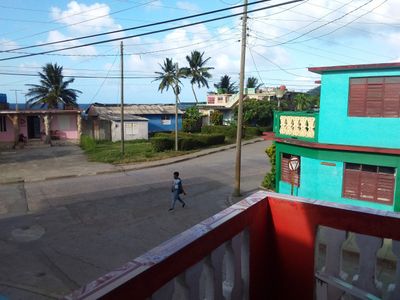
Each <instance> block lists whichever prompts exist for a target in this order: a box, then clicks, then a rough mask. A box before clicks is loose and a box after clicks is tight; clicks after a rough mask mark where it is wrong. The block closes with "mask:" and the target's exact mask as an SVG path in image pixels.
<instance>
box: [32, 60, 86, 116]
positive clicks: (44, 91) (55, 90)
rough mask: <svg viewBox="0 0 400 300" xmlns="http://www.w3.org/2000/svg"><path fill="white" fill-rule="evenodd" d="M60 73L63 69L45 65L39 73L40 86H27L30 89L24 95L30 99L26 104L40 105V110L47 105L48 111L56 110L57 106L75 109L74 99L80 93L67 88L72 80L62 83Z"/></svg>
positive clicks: (62, 77)
mask: <svg viewBox="0 0 400 300" xmlns="http://www.w3.org/2000/svg"><path fill="white" fill-rule="evenodd" d="M62 71H63V67H61V66H58V65H57V64H54V65H53V64H50V63H49V64H46V65H45V66H44V67H43V68H42V72H39V76H40V84H27V86H30V87H31V88H29V92H28V93H27V94H26V96H27V97H29V98H30V99H29V100H28V101H27V103H28V104H29V105H30V106H32V105H35V104H41V107H42V108H43V107H44V106H46V105H47V108H49V109H57V108H58V105H59V104H63V105H64V106H65V105H68V106H74V107H77V106H78V105H77V103H76V99H77V98H78V93H81V91H78V90H75V89H69V88H68V85H69V84H70V83H72V82H73V81H74V78H71V79H68V80H66V81H64V76H63V74H62Z"/></svg>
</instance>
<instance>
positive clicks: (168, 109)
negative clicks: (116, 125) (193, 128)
mask: <svg viewBox="0 0 400 300" xmlns="http://www.w3.org/2000/svg"><path fill="white" fill-rule="evenodd" d="M86 112H87V115H88V118H93V119H95V118H96V117H98V116H99V115H100V114H102V113H107V114H114V115H115V114H119V113H120V112H121V106H120V105H118V104H101V103H94V104H92V105H90V106H89V108H88V109H87V111H86ZM124 113H125V114H129V115H135V116H139V117H143V118H146V119H147V120H148V128H149V129H148V130H149V133H154V132H164V131H174V130H175V105H171V104H125V105H124ZM182 115H183V112H182V111H181V110H180V109H178V130H181V129H182Z"/></svg>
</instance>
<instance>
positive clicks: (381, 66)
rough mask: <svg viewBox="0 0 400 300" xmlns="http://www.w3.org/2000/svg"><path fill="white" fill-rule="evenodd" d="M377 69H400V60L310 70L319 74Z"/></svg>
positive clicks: (312, 68) (309, 69)
mask: <svg viewBox="0 0 400 300" xmlns="http://www.w3.org/2000/svg"><path fill="white" fill-rule="evenodd" d="M377 69H400V62H396V63H380V64H364V65H345V66H330V67H311V68H308V71H310V72H314V73H317V74H322V73H326V72H334V71H350V70H377Z"/></svg>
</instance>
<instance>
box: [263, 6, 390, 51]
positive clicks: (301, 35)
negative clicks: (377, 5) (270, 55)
mask: <svg viewBox="0 0 400 300" xmlns="http://www.w3.org/2000/svg"><path fill="white" fill-rule="evenodd" d="M372 1H374V0H369V1H368V2H366V3H364V4H362V5H360V6H358V7H357V8H355V9H353V10H351V11H349V12H347V13H345V14H344V15H342V16H340V17H337V18H335V19H333V20H331V21H329V22H327V23H325V24H322V25H320V26H317V27H315V28H313V29H311V30H308V31H306V32H304V33H302V34H300V35H298V36H297V37H294V38H292V39H289V40H287V41H285V42H282V43H278V44H275V45H270V46H269V47H275V46H279V45H283V44H289V43H291V42H293V41H296V40H298V39H300V38H302V37H303V36H305V35H307V34H309V33H311V32H314V31H316V30H318V29H320V28H322V27H325V26H327V25H329V24H332V23H334V22H335V21H337V20H340V19H343V18H344V17H346V16H348V15H349V14H351V13H353V12H355V11H357V10H359V9H361V8H362V7H364V6H366V5H368V4H369V3H371V2H372ZM386 1H387V0H386Z"/></svg>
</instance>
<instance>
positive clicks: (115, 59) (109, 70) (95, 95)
mask: <svg viewBox="0 0 400 300" xmlns="http://www.w3.org/2000/svg"><path fill="white" fill-rule="evenodd" d="M117 57H118V56H115V58H114V61H113V63H112V65H111V66H110V68H109V69H108V72H107V75H106V77H105V78H104V80H103V82H102V83H101V84H100V86H99V88H98V89H97V91H96V93H95V94H94V96H93V97H92V100H90V103H92V102H93V100H94V99H95V98H96V97H97V95H98V94H99V92H100V91H101V89H102V87H103V85H104V83H105V82H106V80H107V79H108V78H109V75H110V72H111V69H112V68H113V67H114V64H115V62H116V61H117ZM125 78H126V76H125Z"/></svg>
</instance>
